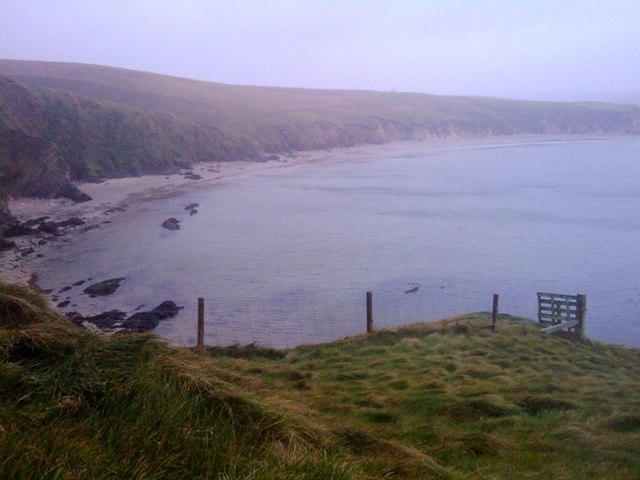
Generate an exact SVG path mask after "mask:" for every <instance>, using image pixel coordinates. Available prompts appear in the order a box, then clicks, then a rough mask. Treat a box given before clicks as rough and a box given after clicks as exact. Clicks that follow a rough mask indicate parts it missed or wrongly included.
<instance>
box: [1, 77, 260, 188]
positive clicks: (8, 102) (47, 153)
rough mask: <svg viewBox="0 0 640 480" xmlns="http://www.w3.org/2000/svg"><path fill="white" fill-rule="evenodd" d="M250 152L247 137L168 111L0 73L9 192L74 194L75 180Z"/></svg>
mask: <svg viewBox="0 0 640 480" xmlns="http://www.w3.org/2000/svg"><path fill="white" fill-rule="evenodd" d="M255 156H256V151H255V149H254V148H253V147H252V146H250V145H249V144H248V143H247V142H245V143H244V144H242V143H241V142H238V141H236V140H234V139H231V138H229V137H227V136H225V135H223V134H222V133H220V132H218V131H217V130H216V129H214V128H212V127H209V126H205V125H198V124H195V123H193V122H189V121H187V120H183V119H178V118H175V117H173V116H172V115H171V114H168V113H164V112H148V111H143V110H139V109H131V108H127V107H126V106H123V105H118V104H114V103H111V102H106V101H96V100H92V99H88V98H84V97H81V96H78V95H74V94H70V93H66V92H59V91H53V90H48V89H42V88H37V87H27V86H24V85H21V84H19V83H16V82H14V81H12V80H9V79H0V186H2V187H4V189H5V190H6V192H7V193H8V194H10V195H24V196H35V197H68V198H71V199H73V200H76V201H81V200H83V199H86V196H85V195H84V194H82V192H80V191H79V190H78V189H77V187H76V186H75V185H74V184H73V181H75V180H97V179H99V178H104V177H123V176H136V175H141V174H145V173H168V172H174V171H176V170H177V169H179V168H183V167H186V166H188V165H190V164H192V163H194V162H197V161H231V160H240V159H247V158H253V157H255Z"/></svg>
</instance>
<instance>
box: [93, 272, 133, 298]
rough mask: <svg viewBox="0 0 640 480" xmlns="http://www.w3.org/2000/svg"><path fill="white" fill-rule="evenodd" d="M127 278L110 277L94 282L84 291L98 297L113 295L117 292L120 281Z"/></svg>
mask: <svg viewBox="0 0 640 480" xmlns="http://www.w3.org/2000/svg"><path fill="white" fill-rule="evenodd" d="M124 280H125V278H124V277H119V278H110V279H109V280H104V281H102V282H98V283H94V284H93V285H89V286H88V287H87V288H85V289H84V290H83V292H84V293H86V294H87V295H89V296H91V297H97V296H101V295H111V294H112V293H113V292H115V291H116V290H117V289H118V287H119V286H120V283H122V282H123V281H124Z"/></svg>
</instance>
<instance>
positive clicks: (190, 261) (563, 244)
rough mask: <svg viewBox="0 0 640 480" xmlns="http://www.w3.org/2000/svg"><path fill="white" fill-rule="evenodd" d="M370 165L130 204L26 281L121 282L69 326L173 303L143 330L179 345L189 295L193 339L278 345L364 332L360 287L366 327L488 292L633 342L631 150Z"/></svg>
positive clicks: (528, 152) (556, 149)
mask: <svg viewBox="0 0 640 480" xmlns="http://www.w3.org/2000/svg"><path fill="white" fill-rule="evenodd" d="M368 152H369V154H368V155H367V157H368V158H367V159H366V161H357V162H344V163H331V164H325V165H323V164H318V165H305V166H297V167H290V168H282V169H274V170H270V171H267V172H266V173H262V174H255V175H248V176H246V177H243V178H237V179H233V180H230V181H228V182H226V183H224V184H221V185H218V186H215V187H212V188H210V189H207V190H200V191H197V192H192V193H189V194H185V195H183V196H180V197H175V198H169V199H164V200H159V201H157V202H153V203H149V204H145V205H142V206H141V207H140V208H137V209H136V210H135V211H133V212H130V213H128V214H126V215H125V216H123V217H121V219H120V220H118V221H117V222H114V224H112V225H108V226H105V227H104V228H101V229H99V230H95V231H90V232H88V233H86V234H84V235H82V236H78V237H77V238H76V239H74V240H73V242H71V243H68V244H60V245H57V246H55V247H52V249H51V251H50V252H49V253H48V256H47V258H46V259H44V261H42V263H41V264H40V265H36V266H35V268H36V269H37V271H38V272H39V274H40V278H41V283H42V286H43V287H45V288H46V287H51V286H58V287H61V286H63V285H69V284H71V283H72V282H73V281H76V280H80V279H85V278H87V277H93V278H94V279H96V280H101V279H106V278H111V277H119V276H124V277H127V282H126V284H125V285H123V286H122V287H121V288H120V290H118V291H117V292H116V293H115V294H113V295H112V296H110V297H106V298H104V299H88V298H86V296H83V295H76V296H72V299H73V300H74V302H75V303H76V304H77V305H78V306H77V307H76V308H77V309H79V310H80V311H83V312H84V313H97V312H99V311H103V310H106V309H111V308H122V309H125V310H129V311H130V310H132V309H133V308H134V307H136V306H137V305H138V304H143V303H144V304H146V307H149V308H151V307H153V306H155V305H156V304H158V303H159V302H160V301H162V300H165V299H173V300H175V301H176V302H177V303H179V304H182V305H184V306H185V308H184V310H183V311H182V312H181V314H180V315H179V316H178V317H176V318H174V319H172V320H169V321H166V322H164V323H161V325H160V327H158V329H157V333H159V334H160V335H162V336H165V337H167V338H169V339H171V340H172V341H174V342H176V343H181V344H193V343H194V342H195V315H196V313H195V310H196V299H197V297H200V296H201V297H205V298H206V302H207V315H206V332H207V339H206V341H207V343H210V344H229V343H236V342H239V343H249V342H258V343H261V344H267V345H274V346H293V345H296V344H299V343H309V342H317V341H324V340H331V339H335V338H340V337H343V336H345V335H351V334H355V333H359V332H362V331H363V329H364V325H365V311H364V306H365V292H366V291H367V290H371V291H373V292H374V310H375V324H376V326H379V327H382V326H393V325H400V324H404V323H409V322H416V321H422V320H433V319H438V318H442V317H444V316H449V315H455V314H459V313H464V312H469V311H487V310H490V308H491V297H492V294H493V293H494V292H495V293H499V294H500V303H501V305H500V307H501V308H500V309H501V311H502V312H505V313H511V314H514V315H523V316H526V317H529V318H535V316H536V292H537V291H550V292H558V293H568V294H575V293H584V294H586V295H587V303H588V305H587V307H588V313H587V335H588V336H589V337H590V338H593V339H596V340H601V341H605V342H614V343H624V344H626V345H630V346H640V273H639V272H638V255H639V254H640V141H639V140H638V139H634V138H631V139H630V138H623V139H608V140H599V139H596V140H590V141H586V140H585V141H572V142H564V141H562V142H561V141H558V142H547V143H532V144H519V145H515V144H512V145H494V146H480V147H457V148H456V147H450V148H443V149H440V150H437V149H434V148H433V147H428V145H425V147H424V149H423V150H422V151H420V150H415V149H414V150H413V151H411V153H407V152H408V150H407V148H406V146H403V145H398V147H397V149H395V148H393V147H388V146H387V147H385V148H384V149H380V150H374V149H370V150H368ZM191 202H197V203H199V204H200V207H199V213H198V214H197V215H195V216H189V215H188V212H185V211H184V210H183V208H184V206H185V205H186V204H188V203H191ZM168 216H175V217H177V218H179V219H180V220H182V229H181V230H180V231H177V232H170V231H166V230H164V229H161V228H160V227H159V225H160V223H161V222H162V221H163V220H165V219H166V218H167V217H168ZM414 287H418V290H417V291H416V292H415V293H405V292H406V291H408V290H410V289H412V288H414ZM78 290H79V289H78ZM70 293H71V294H72V295H73V294H75V293H76V292H75V290H72V291H71V292H70Z"/></svg>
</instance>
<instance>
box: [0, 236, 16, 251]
mask: <svg viewBox="0 0 640 480" xmlns="http://www.w3.org/2000/svg"><path fill="white" fill-rule="evenodd" d="M15 246H16V242H13V241H11V240H5V239H4V238H2V237H0V252H2V251H4V250H11V249H12V248H13V247H15Z"/></svg>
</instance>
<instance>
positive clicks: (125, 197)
mask: <svg viewBox="0 0 640 480" xmlns="http://www.w3.org/2000/svg"><path fill="white" fill-rule="evenodd" d="M624 137H627V136H624ZM628 137H629V138H635V137H633V136H628ZM614 138H620V136H612V135H608V136H597V135H563V136H558V135H518V136H492V137H481V138H463V139H460V138H447V139H441V140H429V141H408V142H393V143H387V144H382V145H361V146H356V147H348V148H341V149H333V150H315V151H310V152H299V153H297V154H296V155H295V156H292V157H284V156H279V158H278V159H277V160H268V161H265V162H247V161H237V162H206V163H205V162H201V163H198V164H194V165H193V166H192V167H191V168H189V169H184V170H182V171H181V172H179V173H174V174H169V175H143V176H139V177H124V178H116V179H106V180H105V181H103V182H100V183H78V184H77V185H78V187H79V188H80V190H82V191H83V192H85V193H87V194H88V195H89V196H91V197H92V200H90V201H88V202H83V203H74V202H73V201H71V200H69V199H37V198H24V197H20V198H11V197H10V198H9V208H10V210H11V212H12V214H13V215H14V216H15V217H16V218H17V219H18V220H19V221H20V222H21V223H22V222H25V221H28V220H31V219H35V218H40V217H48V219H47V220H48V221H56V222H57V221H62V220H65V219H69V218H71V217H78V218H80V219H82V220H83V221H84V222H85V223H84V224H83V225H82V226H76V227H71V228H67V229H66V230H65V231H64V233H63V234H62V235H60V236H56V235H46V234H40V235H33V236H31V235H30V236H23V237H15V238H12V240H14V241H15V242H16V244H17V247H16V248H14V249H12V250H8V251H5V252H0V279H2V280H3V281H5V282H7V283H19V284H23V285H29V286H30V287H31V288H34V289H39V287H38V283H37V278H38V272H37V271H35V270H34V269H33V268H30V262H29V257H30V256H35V257H42V256H45V255H46V252H47V249H48V247H49V244H50V243H55V242H60V241H65V242H71V241H73V239H74V237H75V236H76V235H78V234H81V233H82V232H85V231H88V230H90V229H95V228H100V227H101V225H103V224H106V223H113V222H117V221H118V219H119V218H120V216H121V215H122V214H123V213H125V212H130V211H131V210H135V208H136V207H137V206H139V205H141V204H143V203H146V202H152V201H155V200H158V199H162V198H169V197H172V196H178V195H180V194H182V193H184V192H187V191H193V190H196V189H204V188H211V187H212V186H215V185H218V184H221V183H223V182H225V181H228V180H232V179H234V178H238V177H243V176H248V175H255V174H259V173H261V172H265V171H268V170H272V169H275V168H300V167H304V166H307V165H327V166H330V165H335V164H337V163H345V162H348V163H359V162H366V161H367V160H368V159H369V158H371V156H373V155H375V156H376V157H378V158H380V156H388V157H389V160H393V159H396V158H400V157H402V156H406V155H411V154H420V153H433V152H438V151H442V150H450V149H456V148H463V149H467V148H500V147H504V146H520V145H522V146H526V145H534V144H544V143H555V142H581V141H606V140H611V139H614ZM189 175H197V176H199V177H201V178H199V179H197V180H195V179H190V178H189ZM25 252H28V253H25ZM51 303H53V302H51Z"/></svg>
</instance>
